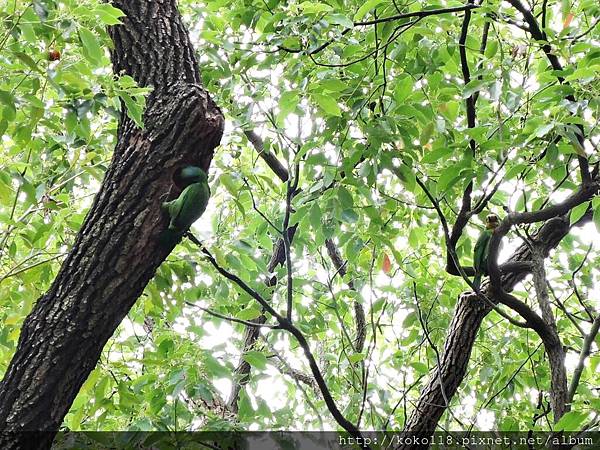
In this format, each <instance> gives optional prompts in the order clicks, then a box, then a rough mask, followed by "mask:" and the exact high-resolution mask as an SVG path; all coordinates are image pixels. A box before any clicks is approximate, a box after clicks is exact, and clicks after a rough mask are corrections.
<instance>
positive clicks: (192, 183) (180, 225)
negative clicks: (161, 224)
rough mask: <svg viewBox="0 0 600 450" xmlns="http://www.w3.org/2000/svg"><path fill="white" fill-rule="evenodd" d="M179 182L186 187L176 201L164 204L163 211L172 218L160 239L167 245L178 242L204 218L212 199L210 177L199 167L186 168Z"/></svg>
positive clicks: (182, 171)
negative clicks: (192, 226)
mask: <svg viewBox="0 0 600 450" xmlns="http://www.w3.org/2000/svg"><path fill="white" fill-rule="evenodd" d="M178 180H179V181H180V182H181V183H182V184H183V185H184V186H186V187H185V188H184V189H183V191H182V192H181V194H179V197H177V198H176V199H175V200H172V201H170V202H164V203H163V204H162V209H163V210H164V211H166V212H167V213H168V214H169V217H170V218H171V220H170V222H169V228H168V229H166V230H165V231H163V233H162V234H161V237H160V240H161V242H162V243H163V244H165V245H168V244H172V243H174V242H176V241H177V239H178V237H179V236H181V235H182V234H183V233H184V232H185V231H186V230H187V229H188V228H189V227H190V226H191V225H192V224H193V223H194V222H195V221H196V220H198V219H199V218H200V216H202V214H203V213H204V211H205V210H206V205H207V204H208V199H209V197H210V187H209V186H208V177H207V175H206V172H204V171H203V170H202V169H200V168H199V167H195V166H187V167H185V168H184V169H182V170H181V172H180V174H179V178H178Z"/></svg>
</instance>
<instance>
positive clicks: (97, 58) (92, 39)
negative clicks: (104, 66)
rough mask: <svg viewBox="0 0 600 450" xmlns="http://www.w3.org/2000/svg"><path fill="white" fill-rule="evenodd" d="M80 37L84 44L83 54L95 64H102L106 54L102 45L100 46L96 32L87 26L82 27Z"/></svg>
mask: <svg viewBox="0 0 600 450" xmlns="http://www.w3.org/2000/svg"><path fill="white" fill-rule="evenodd" d="M79 39H80V40H81V44H82V45H83V54H84V55H85V57H86V58H87V59H88V61H90V62H91V63H92V64H94V65H100V63H101V62H102V57H103V56H104V51H103V50H102V47H100V44H99V43H98V39H96V36H95V35H94V33H92V32H91V31H90V30H88V29H87V28H83V27H82V28H80V29H79Z"/></svg>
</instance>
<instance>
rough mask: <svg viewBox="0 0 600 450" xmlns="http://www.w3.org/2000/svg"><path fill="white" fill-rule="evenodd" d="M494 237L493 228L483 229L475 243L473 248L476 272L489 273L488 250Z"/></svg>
mask: <svg viewBox="0 0 600 450" xmlns="http://www.w3.org/2000/svg"><path fill="white" fill-rule="evenodd" d="M491 237H492V230H483V231H482V232H481V234H480V235H479V239H477V242H476V243H475V249H474V250H473V267H474V268H475V272H478V273H483V274H486V273H487V252H488V247H489V242H490V239H491Z"/></svg>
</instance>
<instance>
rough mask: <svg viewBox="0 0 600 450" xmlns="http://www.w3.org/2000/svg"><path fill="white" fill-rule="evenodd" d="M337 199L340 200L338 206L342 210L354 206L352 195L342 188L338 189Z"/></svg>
mask: <svg viewBox="0 0 600 450" xmlns="http://www.w3.org/2000/svg"><path fill="white" fill-rule="evenodd" d="M338 199H339V200H340V204H341V205H342V208H344V209H346V208H352V207H353V206H354V199H353V198H352V194H350V192H349V191H348V189H346V188H345V187H344V186H340V187H338Z"/></svg>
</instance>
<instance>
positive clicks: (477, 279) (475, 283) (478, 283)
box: [473, 273, 481, 289]
mask: <svg viewBox="0 0 600 450" xmlns="http://www.w3.org/2000/svg"><path fill="white" fill-rule="evenodd" d="M473 286H475V287H476V288H477V289H479V287H480V286H481V274H480V273H476V274H475V278H473Z"/></svg>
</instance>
